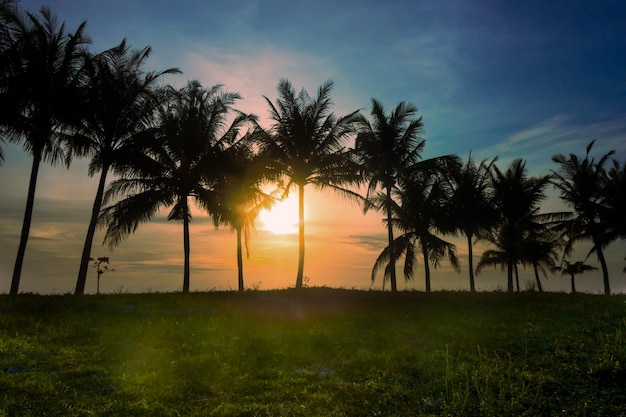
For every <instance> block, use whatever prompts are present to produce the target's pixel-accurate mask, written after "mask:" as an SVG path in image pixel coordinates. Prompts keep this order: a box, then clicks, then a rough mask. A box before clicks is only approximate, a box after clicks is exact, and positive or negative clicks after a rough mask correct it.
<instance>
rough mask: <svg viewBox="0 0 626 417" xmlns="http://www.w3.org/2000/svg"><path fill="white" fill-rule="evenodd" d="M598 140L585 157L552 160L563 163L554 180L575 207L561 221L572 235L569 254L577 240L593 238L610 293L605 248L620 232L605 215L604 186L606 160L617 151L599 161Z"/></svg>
mask: <svg viewBox="0 0 626 417" xmlns="http://www.w3.org/2000/svg"><path fill="white" fill-rule="evenodd" d="M594 143H595V141H591V142H590V143H589V144H588V145H587V148H586V153H585V157H584V158H582V159H581V158H579V157H578V156H576V155H574V154H572V153H570V154H569V156H568V157H565V156H564V155H562V154H558V155H554V156H553V157H552V161H554V162H556V163H557V164H559V171H558V172H554V171H553V175H554V181H553V182H552V184H553V185H554V187H555V188H556V189H557V190H559V192H560V197H561V199H562V200H563V201H564V202H565V204H567V205H568V206H569V207H572V208H573V213H572V217H571V218H570V219H568V220H564V221H563V222H562V224H561V227H562V230H563V231H564V233H565V234H566V235H567V237H568V242H567V245H566V247H565V252H566V254H568V253H570V252H571V250H572V247H573V245H574V243H576V242H577V241H580V240H587V239H590V240H591V241H592V243H593V248H592V252H595V253H596V255H597V257H598V261H599V262H600V267H601V268H602V278H603V281H604V293H605V294H607V295H608V294H610V293H611V285H610V282H609V270H608V268H607V264H606V259H605V258H604V248H606V247H607V246H608V245H609V244H610V243H611V242H612V241H613V240H615V239H616V238H617V235H616V234H614V233H609V232H610V229H611V226H610V224H609V223H608V222H607V219H606V217H605V216H604V215H603V214H604V207H605V206H606V200H607V195H606V192H605V187H604V185H605V184H606V176H607V174H606V169H605V164H606V163H607V162H608V160H609V158H610V157H611V155H613V154H614V153H615V152H614V151H610V152H607V153H606V154H604V155H603V156H602V157H600V159H599V160H598V161H596V160H595V158H592V157H590V155H589V153H590V152H591V148H592V147H593V144H594ZM621 215H623V214H621Z"/></svg>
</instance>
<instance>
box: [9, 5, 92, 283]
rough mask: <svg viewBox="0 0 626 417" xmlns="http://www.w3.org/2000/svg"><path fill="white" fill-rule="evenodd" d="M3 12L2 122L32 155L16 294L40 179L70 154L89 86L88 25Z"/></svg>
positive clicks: (45, 12) (46, 12) (42, 14)
mask: <svg viewBox="0 0 626 417" xmlns="http://www.w3.org/2000/svg"><path fill="white" fill-rule="evenodd" d="M7 4H9V6H5V5H3V7H0V13H1V17H0V21H2V24H3V29H2V55H3V58H7V60H5V61H4V63H3V64H2V73H1V74H0V78H1V80H0V110H1V111H0V113H2V116H0V117H1V119H0V122H1V124H2V125H3V128H4V130H5V135H6V136H7V138H8V140H9V141H10V142H14V143H22V144H23V147H24V150H25V151H26V152H28V153H29V154H31V155H32V157H33V162H32V167H31V174H30V181H29V186H28V195H27V199H26V209H25V213H24V222H23V225H22V232H21V236H20V243H19V247H18V252H17V257H16V260H15V267H14V270H13V278H12V281H11V290H10V293H11V294H17V293H18V290H19V284H20V278H21V273H22V264H23V262H24V254H25V252H26V244H27V241H28V235H29V232H30V225H31V220H32V213H33V208H34V201H35V189H36V186H37V176H38V173H39V166H40V164H41V162H49V163H52V164H55V163H57V162H58V161H60V160H64V161H65V163H66V165H69V163H70V160H71V159H70V155H69V154H68V153H66V152H64V149H63V143H64V142H65V141H64V139H65V138H66V136H65V135H66V134H67V133H69V132H70V131H71V126H70V125H69V123H68V116H69V115H70V114H71V113H73V111H74V110H75V109H74V108H73V107H75V106H72V104H75V102H73V99H75V98H76V97H77V94H76V90H77V89H78V88H79V87H80V85H81V83H82V82H83V81H84V80H83V78H82V76H81V75H82V72H81V68H83V66H84V63H85V59H86V56H87V51H86V45H87V43H88V40H87V39H86V38H85V37H84V36H83V30H84V27H85V22H83V23H82V24H80V25H79V27H78V28H77V29H76V31H75V32H74V33H68V32H66V30H65V24H64V23H59V21H58V19H57V18H56V16H55V15H54V14H53V13H52V12H51V11H50V9H48V8H46V7H42V8H41V9H40V11H39V15H35V14H32V13H25V14H23V13H21V11H20V10H19V8H18V7H17V6H15V7H12V6H11V2H9V3H7Z"/></svg>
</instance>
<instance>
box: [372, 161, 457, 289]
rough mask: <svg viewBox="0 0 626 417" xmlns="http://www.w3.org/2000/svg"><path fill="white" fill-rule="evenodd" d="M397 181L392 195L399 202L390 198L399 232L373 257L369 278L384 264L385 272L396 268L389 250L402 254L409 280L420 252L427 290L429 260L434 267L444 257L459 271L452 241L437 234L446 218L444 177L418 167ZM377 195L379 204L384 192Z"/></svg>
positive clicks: (406, 277)
mask: <svg viewBox="0 0 626 417" xmlns="http://www.w3.org/2000/svg"><path fill="white" fill-rule="evenodd" d="M400 181H401V186H400V187H398V188H396V189H395V190H394V196H395V197H396V199H397V200H398V201H400V203H399V204H398V203H396V201H395V199H393V200H392V213H393V217H392V222H393V223H394V226H395V228H396V229H398V230H400V231H401V234H400V236H398V237H397V238H395V239H394V241H393V243H392V246H388V247H386V248H385V249H384V250H383V252H382V253H381V254H380V255H379V256H378V258H377V259H376V262H375V263H374V268H373V269H372V282H373V281H374V279H375V277H376V273H377V271H378V269H379V268H380V267H381V266H383V265H385V264H386V268H385V275H386V276H390V275H391V271H392V270H393V269H395V266H394V264H393V263H392V262H391V259H392V257H391V254H392V253H393V254H394V255H396V256H404V278H405V280H407V281H408V280H410V279H411V278H412V277H413V274H414V271H415V267H416V265H417V255H418V252H420V254H421V255H422V258H423V260H424V281H425V282H424V284H425V290H426V292H430V290H431V280H430V265H431V264H432V265H433V266H434V267H435V268H436V267H437V266H439V265H440V264H441V261H442V260H443V259H444V258H446V257H447V258H448V260H449V261H450V264H451V265H452V267H453V268H454V269H455V270H457V271H459V261H458V258H457V256H456V247H455V245H453V244H452V243H450V242H446V241H445V240H443V239H442V238H440V237H439V236H437V235H436V233H437V232H438V231H440V230H441V225H442V224H443V223H444V222H445V221H446V219H445V218H446V217H447V216H446V213H445V212H444V210H442V206H443V205H444V203H445V201H446V199H447V198H448V197H449V195H448V192H447V190H446V187H445V185H444V181H443V180H441V178H439V176H438V175H437V173H436V172H432V171H420V172H417V173H415V174H413V175H411V176H410V177H403V178H402V179H401V180H400ZM378 199H379V200H383V201H381V202H379V203H378V204H380V203H384V202H385V200H386V195H385V193H379V194H378ZM417 248H419V250H416V249H417Z"/></svg>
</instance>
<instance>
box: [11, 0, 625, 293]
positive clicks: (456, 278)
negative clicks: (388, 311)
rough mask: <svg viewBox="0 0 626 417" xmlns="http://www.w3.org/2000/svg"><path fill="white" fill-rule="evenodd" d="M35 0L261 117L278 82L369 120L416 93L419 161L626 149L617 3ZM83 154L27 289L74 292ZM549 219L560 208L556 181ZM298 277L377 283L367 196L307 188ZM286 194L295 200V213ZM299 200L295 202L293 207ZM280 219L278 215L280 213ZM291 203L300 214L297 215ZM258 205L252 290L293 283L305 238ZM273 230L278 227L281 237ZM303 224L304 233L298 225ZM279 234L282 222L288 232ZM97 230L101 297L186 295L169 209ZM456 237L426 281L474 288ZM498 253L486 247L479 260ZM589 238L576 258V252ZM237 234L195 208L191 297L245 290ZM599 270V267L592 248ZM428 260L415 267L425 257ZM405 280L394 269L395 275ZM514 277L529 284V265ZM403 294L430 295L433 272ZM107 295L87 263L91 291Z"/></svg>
mask: <svg viewBox="0 0 626 417" xmlns="http://www.w3.org/2000/svg"><path fill="white" fill-rule="evenodd" d="M21 5H22V7H23V8H24V9H26V10H28V11H31V12H37V11H38V10H39V9H40V7H41V6H43V5H45V6H49V7H50V8H51V9H52V10H53V11H54V12H55V13H56V14H57V15H58V17H59V18H60V19H61V20H63V21H65V22H66V25H67V29H68V30H69V31H74V30H75V29H76V28H77V27H78V25H79V24H80V23H81V22H82V21H85V20H86V21H87V26H86V33H87V34H88V35H89V37H90V38H91V40H92V44H91V50H92V51H93V52H101V51H103V50H105V49H108V48H110V47H113V46H115V45H117V44H118V43H119V42H120V41H121V40H122V39H123V38H126V39H127V40H128V42H129V43H130V44H131V45H132V46H133V47H134V48H136V49H141V48H143V47H145V46H147V45H150V46H151V47H152V54H151V56H150V59H149V62H148V69H154V70H164V69H166V68H172V67H176V68H179V69H180V70H181V71H182V74H178V75H169V76H167V77H165V78H164V79H163V81H164V82H165V83H167V84H171V85H173V86H175V87H182V86H184V85H185V84H186V83H187V81H189V80H193V79H197V80H199V81H200V82H201V83H202V84H203V85H205V86H212V85H215V84H223V85H224V86H225V87H226V89H228V90H230V91H237V92H239V93H240V94H241V95H242V97H243V99H242V100H241V101H240V102H239V103H238V105H237V108H238V109H240V110H242V111H245V112H250V113H255V114H257V115H258V116H259V118H260V121H261V123H262V124H265V126H268V123H269V121H268V106H267V103H266V102H265V99H264V96H266V97H268V98H269V99H270V100H272V101H274V100H275V99H276V97H277V92H276V86H277V84H278V81H279V80H280V79H281V78H287V79H289V80H290V81H291V82H292V84H293V85H294V87H295V88H296V89H297V90H299V89H300V88H305V89H306V90H307V91H309V93H311V94H312V95H313V94H315V92H316V90H317V88H318V87H319V86H320V85H321V84H322V83H323V82H325V81H327V80H332V81H334V84H335V87H334V90H333V93H332V97H333V101H334V107H333V111H334V112H335V114H337V115H344V114H347V113H349V112H352V111H354V110H359V109H360V110H361V111H362V112H363V113H364V114H369V110H370V105H371V99H372V98H376V99H378V100H379V101H381V102H382V103H383V104H384V105H385V107H386V108H387V109H392V108H393V107H395V106H396V105H397V104H398V103H400V102H401V101H407V102H411V103H413V104H415V105H416V106H417V107H418V108H419V113H420V115H421V116H423V121H424V125H425V134H424V139H425V140H426V146H425V150H424V155H423V156H424V157H425V158H429V157H434V156H439V155H445V154H456V155H459V156H460V157H462V158H463V159H466V158H467V156H468V154H469V153H470V151H471V152H472V156H473V158H474V159H475V160H481V159H484V158H488V159H491V158H493V157H495V156H498V158H499V159H498V163H497V165H498V166H499V167H500V168H502V169H506V167H507V166H508V164H509V163H510V162H511V161H512V160H513V159H515V158H520V157H521V158H524V159H525V160H526V161H527V167H528V170H529V172H530V174H532V175H545V174H548V173H550V170H553V169H557V166H556V165H555V164H554V163H553V162H551V159H550V158H551V156H552V155H554V154H558V153H563V154H568V153H575V154H578V155H583V154H584V151H585V146H586V144H587V143H589V142H590V141H591V140H593V139H596V144H595V146H594V148H593V152H592V154H593V155H597V156H599V155H602V154H604V153H605V152H607V151H609V150H615V151H616V153H615V157H616V158H617V159H618V160H620V161H625V160H626V30H624V28H623V26H624V25H623V22H624V21H626V3H625V2H622V1H617V0H597V1H591V0H589V1H578V0H554V1H550V2H545V1H543V0H529V1H509V0H456V1H446V0H441V1H409V0H389V1H385V2H382V1H377V0H376V1H374V0H371V1H370V0H360V1H358V2H357V1H352V0H350V1H338V0H318V1H315V2H311V1H293V0H292V1H281V0H271V1H261V0H240V1H237V2H232V1H230V0H215V1H201V0H177V1H173V0H150V1H148V0H107V1H106V2H104V1H92V0H48V1H47V2H42V1H41V0H24V1H22V2H21ZM3 148H4V151H5V154H6V161H5V163H4V165H3V166H2V167H0V293H3V292H8V290H9V287H10V282H11V276H12V271H13V265H14V262H15V256H16V253H17V245H18V242H19V234H20V230H21V226H22V220H23V213H24V207H25V204H26V193H27V188H28V179H29V175H30V165H31V158H30V157H29V156H28V155H27V154H25V153H24V152H23V151H22V149H21V147H19V146H17V145H12V144H4V145H3ZM87 163H88V161H87V160H76V161H74V163H73V164H72V166H71V167H70V169H69V170H68V169H66V168H65V167H63V166H55V167H52V166H43V167H42V169H41V170H40V174H39V180H38V185H37V192H36V200H35V209H34V216H33V222H32V226H31V231H30V239H29V242H28V246H27V250H26V257H25V263H24V268H23V273H22V280H21V284H20V291H21V292H35V293H40V294H49V293H55V294H63V293H68V292H72V291H73V289H74V286H75V282H76V276H77V272H78V266H79V262H80V254H81V251H82V246H83V243H84V239H85V234H86V229H87V224H88V221H89V216H90V210H91V205H92V202H93V198H94V197H95V192H96V187H97V182H96V181H97V178H89V177H88V176H87ZM547 194H548V198H547V199H546V200H545V201H544V202H543V204H542V210H543V211H544V212H548V211H557V210H563V209H564V206H563V204H562V203H561V202H560V200H559V199H558V195H557V193H556V192H555V191H554V190H552V189H549V190H548V192H547ZM305 200H306V207H305V210H306V214H305V216H306V226H305V227H306V232H305V233H306V258H305V270H304V275H305V276H306V278H305V284H308V285H310V286H331V287H341V288H359V289H369V288H374V289H380V288H381V287H382V282H383V281H382V277H381V276H380V275H379V276H378V277H377V278H376V280H375V281H374V283H372V282H371V280H370V272H371V268H372V266H373V263H374V261H375V259H376V257H377V255H378V254H379V253H380V251H381V250H382V249H383V248H384V246H385V245H386V244H385V239H386V232H385V228H384V226H383V224H382V222H381V218H382V215H381V214H380V213H376V212H369V213H367V214H366V215H364V214H363V212H362V209H361V208H360V207H358V206H357V205H355V204H353V203H350V202H346V201H344V200H342V199H341V198H339V197H337V196H334V195H328V194H324V193H321V192H317V191H315V190H314V189H312V188H309V187H307V189H306V195H305ZM290 204H291V206H290ZM289 207H291V210H289ZM277 213H278V214H277ZM289 213H293V217H290V214H289ZM271 217H272V216H270V215H269V214H266V215H264V218H263V219H262V220H265V223H263V222H259V223H258V224H257V232H256V233H255V234H253V235H252V239H251V242H250V256H249V258H248V259H245V260H244V274H245V280H246V287H247V288H255V289H272V288H286V287H290V286H293V285H294V284H295V277H296V269H297V236H296V235H295V234H294V233H279V234H276V233H274V232H272V231H271V230H274V231H276V229H272V226H271V224H273V222H276V220H275V218H276V217H278V219H279V220H280V222H282V223H283V224H285V223H286V224H292V223H293V222H295V221H296V219H297V213H296V208H295V206H293V204H292V203H289V202H288V203H285V205H284V206H283V207H281V208H277V209H276V210H275V213H274V216H273V217H274V220H272V218H271ZM270 229H271V230H270ZM292 231H293V229H292ZM283 232H284V231H283ZM102 238H103V233H102V232H99V233H98V234H97V235H96V240H95V244H94V248H93V250H92V256H93V257H100V256H108V257H109V258H110V268H112V269H115V271H107V272H106V273H105V274H103V276H102V278H101V290H102V291H103V292H141V291H155V292H157V291H177V290H180V289H181V288H182V265H183V251H182V225H180V224H178V223H174V222H167V221H166V219H165V218H164V217H163V216H162V215H161V216H159V217H158V218H156V219H154V220H153V221H152V222H149V223H145V224H142V225H141V226H140V227H139V229H138V230H137V232H136V233H135V234H133V235H131V236H130V237H129V238H128V239H126V240H125V241H124V242H122V243H121V244H120V245H119V246H118V247H117V248H115V249H114V250H113V251H109V249H108V248H107V247H105V246H102V245H100V243H101V242H102ZM450 239H451V240H453V241H454V242H455V243H456V244H457V250H458V253H459V255H460V257H461V262H462V270H461V273H460V274H459V273H456V272H454V271H452V270H451V268H450V267H449V266H448V265H446V264H443V265H442V266H440V267H439V268H438V269H436V270H434V271H432V288H433V290H467V289H468V287H469V284H468V277H467V276H468V272H467V258H466V254H467V247H466V244H465V241H464V239H461V238H454V237H450ZM487 248H488V246H487V245H486V244H484V243H479V244H477V246H476V247H475V259H476V260H478V259H479V257H480V254H481V253H482V251H483V250H485V249H487ZM588 250H589V245H587V244H581V245H579V246H578V247H577V250H576V252H575V253H574V254H573V256H572V258H571V260H572V261H575V260H583V259H584V258H585V256H586V255H587V252H588ZM625 254H626V244H625V243H624V242H618V243H615V244H613V245H612V246H611V247H610V248H609V250H608V252H607V260H608V263H609V272H610V275H611V286H612V289H613V291H614V292H626V274H624V273H623V272H622V269H623V268H624V264H625V261H624V255H625ZM235 258H236V257H235V234H234V233H233V232H231V231H230V230H228V229H224V228H220V229H216V228H215V227H214V225H213V223H212V221H211V220H210V219H209V218H208V217H207V215H206V214H203V213H202V212H201V211H199V210H196V211H195V212H194V219H193V222H192V224H191V290H192V291H206V290H228V289H236V288H237V272H236V259H235ZM587 262H588V263H589V264H591V265H594V266H597V267H599V265H598V262H597V260H596V259H595V257H593V256H592V257H591V258H589V260H588V261H587ZM420 265H421V260H420ZM505 275H506V274H505V273H504V272H502V271H501V270H500V269H496V270H487V271H485V272H483V273H481V274H480V275H478V277H477V281H476V283H477V288H478V289H479V290H498V289H503V288H506V276H505ZM400 276H401V275H400ZM520 279H521V287H522V288H526V287H527V286H528V285H529V284H528V283H529V282H530V281H532V280H534V276H533V273H532V270H530V269H526V270H520ZM542 281H543V284H544V288H545V289H547V290H551V291H568V290H569V279H568V278H567V277H561V276H560V275H549V276H548V279H545V278H544V279H543V280H542ZM576 285H577V289H578V290H582V291H588V292H600V291H601V290H602V288H603V287H602V278H601V275H600V273H599V272H592V273H587V274H585V275H580V276H578V277H577V279H576ZM398 287H399V288H400V289H409V290H411V289H415V290H423V289H424V278H423V270H422V269H421V267H420V268H418V270H417V272H416V275H415V276H414V277H413V279H412V281H410V282H407V283H405V282H404V280H403V279H399V285H398ZM95 289H96V271H95V269H94V268H90V272H89V276H88V282H87V286H86V292H90V293H93V292H95Z"/></svg>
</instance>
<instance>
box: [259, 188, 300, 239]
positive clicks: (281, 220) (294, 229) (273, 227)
mask: <svg viewBox="0 0 626 417" xmlns="http://www.w3.org/2000/svg"><path fill="white" fill-rule="evenodd" d="M259 220H260V223H261V225H260V226H261V229H263V230H267V231H269V232H272V233H274V234H275V235H286V234H292V233H298V197H297V196H296V195H291V196H289V197H288V198H286V199H285V200H283V201H280V202H278V203H276V205H274V207H272V208H271V209H270V210H263V211H262V212H261V215H260V216H259Z"/></svg>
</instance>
